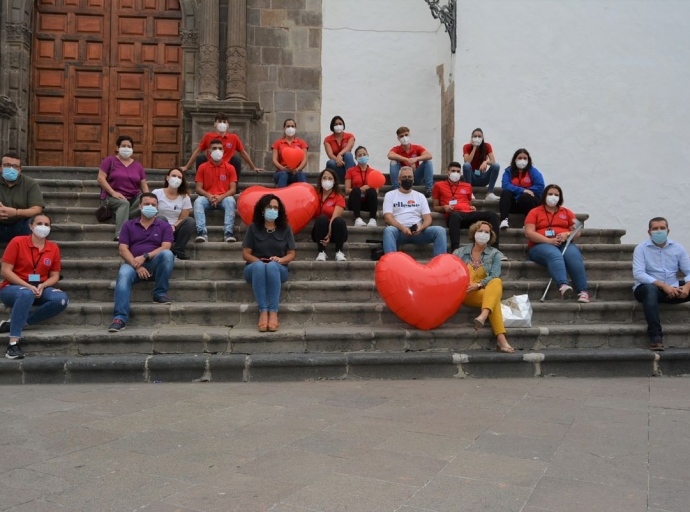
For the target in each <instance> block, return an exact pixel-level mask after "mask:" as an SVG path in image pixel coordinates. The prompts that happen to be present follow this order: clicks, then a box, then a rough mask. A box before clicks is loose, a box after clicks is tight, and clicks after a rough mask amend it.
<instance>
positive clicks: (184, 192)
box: [163, 167, 189, 196]
mask: <svg viewBox="0 0 690 512" xmlns="http://www.w3.org/2000/svg"><path fill="white" fill-rule="evenodd" d="M173 171H179V172H180V174H182V183H180V186H179V187H177V192H178V193H179V194H180V195H183V196H186V195H187V194H188V193H189V190H188V189H187V178H185V176H184V171H183V170H182V169H180V168H179V167H173V168H172V169H170V170H169V171H168V174H166V175H165V184H164V185H163V188H167V187H169V186H170V183H168V178H170V173H171V172H173Z"/></svg>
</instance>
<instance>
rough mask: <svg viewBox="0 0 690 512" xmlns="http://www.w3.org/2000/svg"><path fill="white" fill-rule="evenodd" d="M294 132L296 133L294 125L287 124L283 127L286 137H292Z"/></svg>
mask: <svg viewBox="0 0 690 512" xmlns="http://www.w3.org/2000/svg"><path fill="white" fill-rule="evenodd" d="M295 133H297V129H296V128H295V127H294V126H288V127H287V128H285V135H287V136H288V137H294V136H295Z"/></svg>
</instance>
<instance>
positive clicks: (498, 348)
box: [496, 345, 515, 354]
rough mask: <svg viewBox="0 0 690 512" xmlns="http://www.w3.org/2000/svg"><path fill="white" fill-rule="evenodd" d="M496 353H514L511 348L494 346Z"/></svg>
mask: <svg viewBox="0 0 690 512" xmlns="http://www.w3.org/2000/svg"><path fill="white" fill-rule="evenodd" d="M496 352H502V353H504V354H512V353H514V352H515V349H514V348H513V347H500V346H498V345H496Z"/></svg>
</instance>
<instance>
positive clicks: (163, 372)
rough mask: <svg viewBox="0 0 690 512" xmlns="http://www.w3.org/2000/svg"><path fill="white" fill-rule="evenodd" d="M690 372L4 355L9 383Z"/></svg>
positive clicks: (673, 359)
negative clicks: (17, 357) (15, 357)
mask: <svg viewBox="0 0 690 512" xmlns="http://www.w3.org/2000/svg"><path fill="white" fill-rule="evenodd" d="M688 373H690V350H688V349H675V350H669V351H666V352H663V353H654V352H652V351H650V350H641V349H637V350H635V349H596V350H584V349H582V350H558V349H554V350H548V349H547V350H540V351H538V352H530V353H527V354H525V353H516V354H499V353H496V352H488V351H468V352H461V353H455V352H431V353H429V352H422V353H415V352H404V353H392V354H382V353H359V352H358V353H343V352H335V353H323V354H263V353H261V354H252V355H244V354H215V355H212V354H202V353H198V354H182V355H160V354H156V355H147V354H135V355H106V356H86V357H84V356H54V357H47V356H36V357H28V358H26V359H21V360H15V361H9V360H6V359H2V360H0V383H2V384H13V385H18V384H62V383H65V384H68V383H72V384H77V383H135V382H149V383H150V382H153V383H158V382H210V381H214V382H261V381H271V382H276V381H286V380H292V381H303V380H314V379H318V380H325V379H337V380H345V379H349V380H363V379H418V378H463V377H475V378H493V377H502V378H505V377H523V378H528V377H551V376H559V377H611V376H617V377H650V376H664V375H666V376H674V375H686V374H688Z"/></svg>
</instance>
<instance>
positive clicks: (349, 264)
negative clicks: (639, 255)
mask: <svg viewBox="0 0 690 512" xmlns="http://www.w3.org/2000/svg"><path fill="white" fill-rule="evenodd" d="M121 262H122V260H121V258H119V257H118V256H117V254H116V253H113V254H112V255H111V256H110V257H109V258H104V259H99V260H97V261H96V260H90V259H65V260H63V262H62V274H63V275H64V277H65V278H67V279H73V278H78V279H87V280H91V279H103V278H104V277H107V276H112V279H115V276H116V275H117V271H118V268H119V266H120V264H121ZM244 267H245V264H244V262H243V261H225V260H223V261H213V262H211V261H194V260H187V261H180V260H177V261H176V262H175V270H174V272H173V274H172V280H173V281H176V280H188V281H193V280H199V279H213V280H222V281H229V280H242V279H244V277H243V272H244ZM375 268H376V262H374V261H342V262H341V261H334V260H333V259H332V258H331V259H329V260H328V261H313V260H311V261H310V260H301V261H300V260H298V261H294V262H292V263H290V280H289V281H288V282H290V281H331V280H333V279H335V278H337V279H339V280H346V281H349V282H352V281H373V279H374V270H375ZM585 268H586V269H587V277H588V279H590V280H595V281H596V280H599V281H605V280H614V281H615V280H624V281H628V280H630V279H631V278H632V263H631V262H630V261H586V262H585ZM501 270H502V277H503V280H504V281H506V282H507V281H523V280H528V281H533V280H539V279H542V280H543V279H546V270H545V269H544V267H541V266H539V265H537V264H536V263H534V262H531V261H504V262H503V263H502V265H501Z"/></svg>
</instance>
